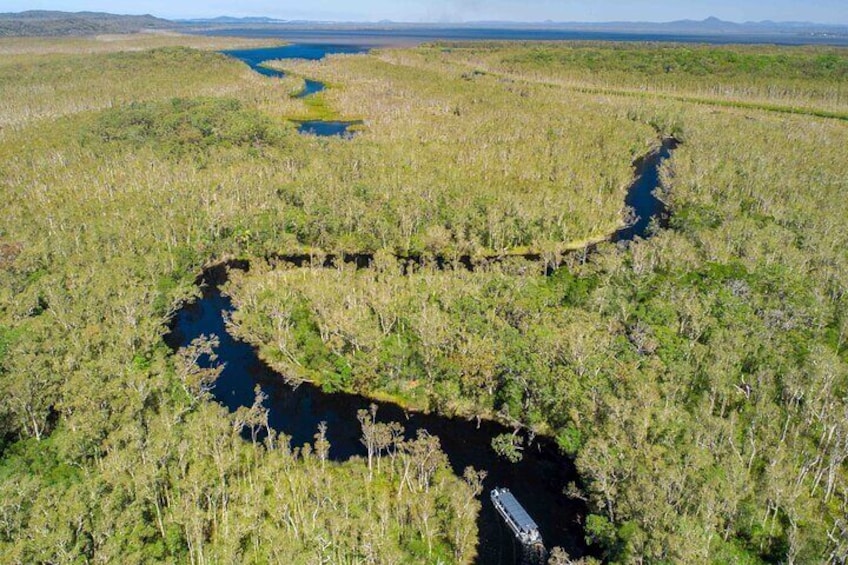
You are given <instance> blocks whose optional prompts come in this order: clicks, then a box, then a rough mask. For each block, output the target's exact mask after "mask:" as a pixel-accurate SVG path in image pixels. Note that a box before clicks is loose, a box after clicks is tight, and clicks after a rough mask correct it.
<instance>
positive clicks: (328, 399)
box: [166, 45, 678, 565]
mask: <svg viewBox="0 0 848 565" xmlns="http://www.w3.org/2000/svg"><path fill="white" fill-rule="evenodd" d="M328 52H331V51H328V50H326V49H324V48H322V47H320V46H317V47H313V46H309V47H304V46H296V45H292V46H286V47H280V48H272V49H253V50H249V51H230V52H227V54H230V55H232V56H234V57H238V58H240V59H241V60H243V61H245V62H247V63H248V64H250V65H251V68H254V69H255V70H257V71H258V72H263V69H265V68H264V67H260V66H259V64H260V63H261V62H263V61H267V60H269V59H280V58H287V57H293V56H300V57H302V58H316V59H317V58H321V57H322V56H323V55H324V54H326V53H328ZM332 52H360V50H355V48H351V51H332ZM295 54H296V55H295ZM267 70H269V71H270V69H267ZM274 72H277V71H274ZM263 74H266V73H264V72H263ZM268 76H279V75H268ZM307 124H310V125H309V126H307ZM332 124H333V122H326V123H321V122H303V123H302V124H301V129H302V130H305V131H309V128H321V127H327V128H338V129H337V130H332V131H333V132H334V133H321V132H322V131H330V130H318V129H316V131H314V132H311V133H315V134H316V135H338V134H339V133H342V134H344V133H345V132H346V131H347V127H348V126H350V125H353V124H352V123H349V122H338V123H337V125H332ZM342 125H343V126H344V127H343V128H342ZM677 144H678V142H677V141H676V140H674V139H665V140H664V141H663V144H662V147H661V148H660V149H659V150H658V151H655V152H652V153H650V154H649V155H647V156H645V157H644V158H642V159H640V160H637V161H636V162H635V163H634V166H635V168H636V174H637V177H636V179H635V180H634V182H633V184H632V185H631V186H630V189H629V190H628V194H627V198H626V201H625V203H626V205H627V206H629V207H631V208H632V209H633V211H634V216H635V217H636V221H635V222H633V223H632V224H631V225H628V226H627V227H626V228H623V229H621V230H619V231H618V232H617V233H616V234H614V235H613V236H612V237H611V238H610V239H611V241H616V242H621V241H631V240H633V239H635V238H637V237H640V238H646V237H649V236H650V235H651V233H652V230H653V226H654V225H655V224H657V223H658V224H659V225H660V226H663V225H664V224H665V223H667V214H666V208H665V206H664V204H663V203H662V201H660V200H659V199H658V198H657V196H656V195H655V194H654V190H655V188H656V187H657V186H658V181H659V169H660V165H661V164H662V162H663V160H665V159H667V158H668V157H669V156H670V154H671V151H672V150H673V149H674V148H675V147H676V146H677ZM587 252H591V248H589V249H587V250H583V251H581V253H583V254H585V253H587ZM526 258H527V259H529V260H538V259H539V257H538V256H535V255H528V256H527V257H526ZM276 259H281V260H285V261H289V262H291V263H294V264H296V265H300V266H307V265H310V264H311V263H312V258H310V257H307V256H290V257H286V256H278V257H276ZM341 259H342V260H343V261H345V262H348V263H355V264H356V265H357V266H358V267H360V268H364V267H367V266H368V265H369V264H370V263H371V260H372V259H373V256H372V255H371V254H360V255H351V256H345V257H342V258H341ZM407 259H408V260H410V261H414V260H415V258H412V257H410V258H407ZM337 260H338V258H336V257H333V256H326V257H324V258H323V260H322V263H321V264H324V265H326V266H330V265H332V264H334V263H335V262H336V261H337ZM419 260H420V258H419ZM492 260H497V258H494V259H492ZM437 264H439V265H442V264H447V262H446V261H445V260H437ZM457 264H459V265H462V266H465V267H466V268H468V269H473V268H474V265H475V263H474V261H472V259H471V258H468V257H466V258H460V259H459V260H458V262H457ZM248 267H249V265H248V264H247V263H246V262H233V263H230V264H229V265H219V266H216V267H213V268H210V269H208V270H207V271H206V272H205V273H204V274H203V277H202V280H201V282H202V283H203V296H202V298H201V299H200V300H198V301H197V302H195V303H193V304H189V305H186V306H184V307H183V308H182V309H181V310H180V311H179V312H178V313H177V314H176V316H175V317H174V319H173V320H172V324H171V333H170V334H169V335H168V336H166V341H167V342H168V345H169V346H171V347H172V348H174V349H177V348H179V347H183V346H186V345H188V344H189V343H191V341H192V340H194V339H195V338H197V337H199V336H201V335H211V334H214V335H217V336H218V337H219V338H220V346H219V348H218V350H217V354H218V362H219V363H223V364H224V370H223V372H222V373H221V376H220V378H219V379H218V381H217V383H216V386H215V389H214V393H215V398H216V399H217V400H218V401H219V402H221V403H222V404H223V405H225V406H226V407H228V408H229V409H230V410H236V409H237V408H239V407H240V406H248V407H249V406H251V405H252V404H253V399H254V387H255V386H256V385H259V386H261V388H262V390H263V391H264V392H265V393H266V394H267V395H268V397H269V399H268V401H267V402H268V404H267V408H268V409H269V417H270V424H271V426H272V427H273V428H274V429H275V430H277V431H278V432H281V433H283V434H286V435H287V436H290V437H291V443H292V445H293V446H300V445H303V444H304V443H311V442H312V441H313V436H314V434H315V433H316V430H317V427H318V424H319V423H320V422H327V425H328V431H327V437H328V439H329V441H330V443H331V449H330V458H331V459H332V460H334V461H345V460H347V459H349V458H351V457H354V456H363V455H364V454H365V452H364V448H363V447H362V444H361V443H360V441H359V438H360V434H361V430H360V425H359V422H358V420H357V418H356V412H357V410H359V409H361V408H367V407H368V406H369V405H370V404H371V403H372V402H373V401H371V400H370V399H368V398H365V397H363V396H359V395H355V394H346V393H334V394H328V393H324V392H323V391H322V390H321V389H320V388H318V387H316V386H313V385H310V384H302V385H300V386H298V387H297V388H292V387H291V386H289V385H287V384H286V383H285V381H284V379H283V378H282V376H281V375H280V374H278V373H276V372H275V371H273V370H272V369H271V368H269V367H268V366H267V365H266V364H265V363H264V362H263V361H262V360H261V359H259V357H258V355H257V352H256V350H255V349H254V348H253V347H252V346H251V345H249V344H247V343H244V342H241V341H238V340H236V339H234V338H233V337H232V336H230V334H229V333H228V332H227V330H226V325H225V315H226V314H227V313H229V312H232V310H233V306H232V302H231V301H230V299H229V298H228V297H226V296H224V295H222V294H221V292H220V290H219V287H220V285H221V284H223V283H224V282H226V279H227V274H228V269H229V268H235V269H242V270H247V269H248ZM373 403H374V404H377V406H378V407H379V409H378V413H377V417H378V419H379V420H380V421H397V422H400V423H402V424H403V425H404V426H405V428H406V432H407V434H408V435H409V436H414V434H415V432H416V431H417V430H419V429H426V430H427V431H428V432H430V433H431V434H433V435H436V436H438V437H439V439H440V441H441V445H442V449H443V451H444V452H445V453H446V454H447V456H448V459H449V461H450V465H451V467H452V469H453V471H454V472H455V473H456V474H457V475H460V476H461V475H462V473H463V471H464V470H465V468H466V467H468V466H471V467H474V468H475V469H478V470H485V471H486V472H487V473H488V475H487V477H486V480H485V483H484V487H485V492H484V496H483V497H482V510H481V512H480V515H479V517H478V520H477V527H478V530H479V545H478V558H477V563H479V564H485V565H489V564H497V565H513V564H516V563H522V564H524V563H528V562H533V561H535V562H539V561H540V560H539V558H538V556H536V557H533V556H528V553H527V551H526V548H523V547H522V546H521V545H520V544H518V542H516V541H515V538H514V536H513V535H512V533H511V531H510V530H509V529H508V528H507V527H506V525H505V524H504V523H503V520H502V519H501V517H500V516H499V515H498V513H497V511H496V510H495V508H494V506H493V505H492V503H491V502H490V501H489V497H488V496H487V494H488V492H489V491H490V490H491V489H493V488H495V487H505V488H508V489H510V491H511V492H512V493H513V494H514V495H515V497H516V498H517V499H518V500H519V501H520V503H521V504H522V505H523V506H524V507H525V508H526V509H527V511H528V512H529V514H530V515H531V516H532V517H533V519H534V520H535V521H536V523H537V524H538V526H539V531H540V533H541V534H542V537H543V539H544V541H545V544H546V545H547V547H548V548H551V547H554V546H560V547H562V548H563V549H565V550H566V551H567V552H568V553H569V554H570V555H571V556H572V557H580V556H583V555H587V554H591V553H593V548H591V547H588V546H587V545H586V543H585V540H584V538H583V525H582V524H583V519H584V517H585V515H586V511H587V508H586V505H585V504H584V503H583V502H582V501H579V500H572V499H570V498H569V497H567V496H566V495H565V494H564V492H563V489H564V488H565V487H566V486H567V485H568V483H570V482H572V481H574V482H577V483H579V477H578V475H577V472H576V469H575V467H574V463H573V462H572V461H571V460H570V459H569V458H568V457H566V456H565V455H563V454H562V453H561V452H560V450H559V448H558V447H557V445H556V444H555V442H554V441H553V440H552V439H550V438H536V439H535V440H534V441H533V443H532V444H531V445H530V446H529V447H527V448H526V449H525V452H524V458H523V459H522V461H520V462H519V463H515V464H513V463H509V462H507V461H506V460H504V459H502V458H499V457H498V456H497V455H496V454H495V453H494V451H493V450H492V448H491V441H492V438H494V437H495V436H498V435H500V434H504V433H512V432H513V429H511V428H507V427H505V426H503V425H501V424H499V423H496V422H485V421H484V422H481V423H479V425H478V423H477V422H476V421H469V420H465V419H460V418H449V417H445V416H440V415H438V414H421V413H411V412H407V411H404V410H403V409H402V408H400V407H399V406H397V405H394V404H390V403H381V402H373Z"/></svg>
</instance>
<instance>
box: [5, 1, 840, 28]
mask: <svg viewBox="0 0 848 565" xmlns="http://www.w3.org/2000/svg"><path fill="white" fill-rule="evenodd" d="M5 4H6V5H5V6H4V7H3V11H7V12H22V11H27V10H60V11H67V12H80V11H93V12H109V13H115V14H151V15H154V16H157V17H161V18H167V19H191V18H215V17H219V16H232V17H269V18H275V19H280V20H320V21H335V22H379V21H381V20H392V21H396V22H403V23H433V24H446V23H465V22H475V21H504V22H516V23H545V22H547V21H552V22H566V23H567V22H572V23H577V22H579V23H600V22H633V23H637V22H652V23H653V22H657V23H661V22H669V21H676V20H684V19H690V20H703V19H706V18H708V17H716V18H719V19H721V20H725V21H731V22H737V23H744V22H748V21H754V22H758V21H763V20H773V21H777V22H809V23H819V24H831V25H848V2H844V0H841V1H839V0H818V1H814V2H807V3H804V4H802V5H799V4H798V3H797V2H796V1H794V0H775V1H773V2H770V3H768V5H763V3H761V2H758V1H754V0H736V1H731V0H713V1H704V0H693V1H691V2H686V3H681V2H674V1H671V0H655V1H653V2H648V1H645V0H633V1H630V2H626V3H622V2H616V1H614V0H598V1H594V2H591V1H586V0H577V1H567V2H562V1H556V0H524V1H516V0H488V1H484V0H436V1H429V2H428V1H426V0H406V1H404V2H393V1H390V0H361V1H360V2H358V3H357V4H356V6H355V7H351V5H350V4H349V3H347V2H344V1H342V0H313V1H312V2H309V3H308V5H304V4H300V3H291V2H282V3H280V2H270V1H267V0H245V1H243V2H240V3H238V4H237V5H236V4H233V3H231V2H225V1H221V0H209V1H204V2H200V1H198V0H190V1H188V2H181V3H179V4H178V5H175V4H174V3H173V2H167V1H165V0H152V1H147V2H138V1H132V0H116V1H111V2H108V1H104V0H59V1H56V0H54V1H38V0H35V1H33V0H7V2H6V3H5Z"/></svg>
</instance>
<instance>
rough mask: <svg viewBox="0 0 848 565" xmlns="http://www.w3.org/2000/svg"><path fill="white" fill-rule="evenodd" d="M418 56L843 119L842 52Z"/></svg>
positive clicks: (519, 47) (481, 49)
mask: <svg viewBox="0 0 848 565" xmlns="http://www.w3.org/2000/svg"><path fill="white" fill-rule="evenodd" d="M420 55H421V56H422V57H424V58H425V59H427V60H429V61H440V64H444V63H446V62H447V63H450V64H457V65H459V64H461V65H464V66H466V67H467V68H469V69H471V70H476V71H477V72H490V73H495V74H499V75H503V76H508V77H514V78H517V79H525V80H533V81H542V82H552V83H556V84H560V85H563V86H568V87H570V88H577V89H590V90H591V91H594V92H615V93H617V94H627V95H630V96H639V97H648V98H656V97H658V96H661V97H666V98H673V99H680V100H685V101H689V102H705V103H713V104H715V103H720V104H722V105H736V106H742V107H768V108H771V109H777V110H783V111H792V112H800V113H810V114H814V115H815V114H827V115H835V116H840V117H842V118H843V119H845V118H848V93H846V92H845V88H844V86H843V85H844V82H845V77H846V73H848V55H846V53H845V50H844V49H841V48H827V47H793V48H787V47H780V48H778V47H768V46H733V47H716V46H707V45H691V44H682V45H673V44H648V45H638V46H637V45H629V44H627V45H625V44H615V43H612V44H586V43H549V44H538V43H537V44H513V45H511V46H509V45H508V46H504V45H503V44H500V45H499V44H489V45H471V46H469V45H462V44H458V45H451V46H448V47H445V46H440V45H438V46H434V47H433V48H432V49H430V50H422V51H421V53H420Z"/></svg>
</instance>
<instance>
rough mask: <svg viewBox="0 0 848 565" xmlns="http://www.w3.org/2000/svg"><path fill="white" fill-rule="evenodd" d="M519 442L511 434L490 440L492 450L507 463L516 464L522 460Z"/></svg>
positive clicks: (518, 439)
mask: <svg viewBox="0 0 848 565" xmlns="http://www.w3.org/2000/svg"><path fill="white" fill-rule="evenodd" d="M520 441H521V440H520V438H517V437H516V436H515V435H513V434H501V435H499V436H495V437H493V438H492V449H493V450H494V451H495V453H497V454H498V455H500V456H501V457H503V458H504V459H506V460H507V461H510V462H512V463H518V462H519V461H521V460H522V459H523V458H524V456H523V455H522V453H521V443H520Z"/></svg>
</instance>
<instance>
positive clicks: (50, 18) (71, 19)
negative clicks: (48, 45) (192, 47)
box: [0, 10, 176, 37]
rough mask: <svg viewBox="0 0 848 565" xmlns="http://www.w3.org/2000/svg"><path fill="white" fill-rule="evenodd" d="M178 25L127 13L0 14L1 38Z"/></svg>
mask: <svg viewBox="0 0 848 565" xmlns="http://www.w3.org/2000/svg"><path fill="white" fill-rule="evenodd" d="M175 27H176V24H174V23H173V22H170V21H168V20H163V19H161V18H156V17H153V16H151V15H149V14H148V15H143V16H123V15H117V14H105V13H102V12H54V11H43V10H32V11H28V12H20V13H14V14H12V13H5V14H0V37H20V36H36V35H42V36H43V35H47V36H57V35H95V34H100V33H135V32H139V31H144V30H154V29H173V28H175Z"/></svg>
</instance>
